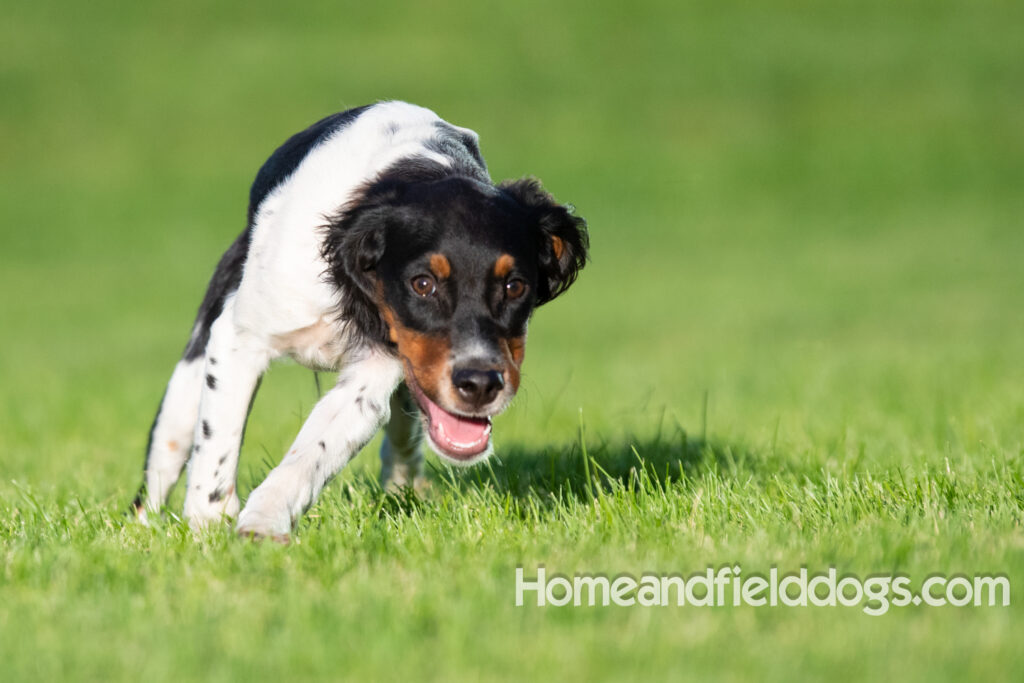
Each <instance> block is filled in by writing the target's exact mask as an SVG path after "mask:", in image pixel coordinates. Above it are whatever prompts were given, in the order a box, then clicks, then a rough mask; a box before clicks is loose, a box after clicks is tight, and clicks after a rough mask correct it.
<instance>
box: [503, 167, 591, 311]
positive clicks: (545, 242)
mask: <svg viewBox="0 0 1024 683" xmlns="http://www.w3.org/2000/svg"><path fill="white" fill-rule="evenodd" d="M498 187H499V188H500V189H502V190H504V191H505V192H507V193H508V194H509V195H511V196H512V198H513V199H515V200H516V201H517V202H518V203H519V204H520V206H522V207H523V208H524V209H525V210H526V212H527V214H528V215H529V216H530V218H531V220H533V221H534V222H535V223H536V225H537V228H538V241H537V263H538V270H539V275H540V277H539V280H538V283H537V284H538V291H537V305H538V306H539V305H541V304H545V303H547V302H549V301H551V300H552V299H554V298H555V297H556V296H558V295H559V294H561V293H562V292H564V291H565V290H566V289H568V288H569V285H571V284H572V283H573V282H575V280H576V275H577V274H578V273H579V271H580V269H581V268H583V266H584V264H585V263H586V262H587V249H588V248H589V246H590V239H589V237H588V236H587V223H586V221H585V220H583V218H581V217H580V216H575V215H573V213H572V208H571V207H569V206H564V205H562V204H559V203H558V202H556V201H555V198H554V197H552V196H551V195H550V194H548V193H547V191H546V190H545V189H544V188H543V187H541V184H540V181H538V180H536V179H535V178H522V179H520V180H507V181H505V182H503V183H501V185H499V186H498Z"/></svg>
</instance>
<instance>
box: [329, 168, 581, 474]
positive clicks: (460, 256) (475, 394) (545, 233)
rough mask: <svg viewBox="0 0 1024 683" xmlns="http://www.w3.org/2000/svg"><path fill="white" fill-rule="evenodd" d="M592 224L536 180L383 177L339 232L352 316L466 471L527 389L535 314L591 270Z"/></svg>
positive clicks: (441, 447) (443, 451) (431, 432)
mask: <svg viewBox="0 0 1024 683" xmlns="http://www.w3.org/2000/svg"><path fill="white" fill-rule="evenodd" d="M586 252H587V232H586V227H585V223H584V221H583V219H582V218H579V217H578V216H574V215H573V213H572V212H571V210H570V209H568V208H567V207H565V206H562V205H560V204H558V203H557V202H556V201H555V200H554V199H553V198H552V197H551V195H549V194H548V193H547V192H545V191H544V190H543V189H542V188H541V186H540V184H539V183H538V182H537V181H535V180H532V179H524V180H517V181H512V182H506V183H502V184H501V185H498V186H494V185H491V184H489V183H484V182H481V181H478V180H474V179H470V178H465V177H447V178H442V179H438V180H428V181H403V180H396V179H382V180H380V181H378V182H376V183H373V184H371V185H369V186H367V188H365V191H364V192H362V193H361V194H360V196H359V197H358V199H356V200H355V201H353V202H351V203H350V204H349V205H348V206H347V207H346V208H345V209H344V210H343V211H342V212H341V214H339V216H338V217H337V218H336V219H335V220H334V221H332V223H331V225H330V226H329V235H328V240H327V244H326V246H325V257H326V258H327V261H328V263H329V264H330V273H331V276H332V277H333V279H334V282H335V283H336V284H337V285H338V287H339V291H340V293H341V297H342V302H341V308H342V311H341V312H342V316H343V317H344V318H345V319H346V320H347V321H350V323H351V324H352V325H354V326H355V327H356V328H357V330H358V333H359V335H360V336H361V337H363V338H364V339H366V340H368V341H370V342H372V343H380V344H384V345H386V346H388V347H390V348H391V349H392V350H393V351H394V352H395V353H396V354H397V355H398V357H399V358H400V359H401V361H402V363H403V366H404V368H405V381H406V384H407V385H408V386H409V389H410V392H411V393H412V395H413V396H414V397H415V399H416V402H417V403H418V405H419V407H420V409H421V410H422V412H423V416H424V420H425V423H426V433H427V435H428V438H429V440H430V444H431V447H432V448H433V449H434V450H435V451H437V452H438V453H439V454H440V455H442V456H445V457H446V458H447V459H449V460H451V461H454V462H457V463H459V464H470V463H472V462H476V461H477V460H480V459H482V458H483V457H486V455H487V454H488V453H489V452H490V450H489V447H490V417H491V416H492V415H495V414H497V413H500V412H501V411H502V410H504V409H505V407H506V406H508V404H509V402H510V401H511V400H512V397H513V396H514V395H515V393H516V390H517V389H518V388H519V372H520V367H521V366H522V363H523V356H524V353H525V349H526V326H527V322H528V321H529V318H530V315H531V313H532V312H533V309H534V308H536V307H537V306H539V305H541V304H543V303H546V302H548V301H550V300H552V299H554V298H555V297H556V296H558V295H559V294H561V293H562V292H563V291H565V289H566V288H568V287H569V285H571V284H572V282H573V281H574V280H575V279H576V275H577V272H578V271H579V270H580V268H582V267H583V264H584V262H585V259H586Z"/></svg>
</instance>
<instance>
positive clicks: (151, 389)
mask: <svg viewBox="0 0 1024 683" xmlns="http://www.w3.org/2000/svg"><path fill="white" fill-rule="evenodd" d="M1022 26H1024V10H1022V7H1021V6H1020V4H1019V3H1012V2H987V1H986V2H941V1H936V2H910V1H908V2H898V3H897V2H877V3H875V2H833V3H809V2H788V1H785V0H775V1H773V2H764V3H757V4H756V6H739V5H733V4H732V3H706V4H703V3H680V2H653V1H651V2H647V1H645V2H640V3H612V2H607V3H602V2H586V3H585V2H569V3H539V2H537V3H506V4H492V3H470V2H456V1H454V0H453V1H452V2H450V3H447V4H443V5H434V4H430V5H424V6H420V7H402V8H398V7H394V6H388V3H383V4H379V3H378V4H375V3H358V4H354V5H353V6H352V7H348V8H342V7H340V6H339V5H338V3H331V2H314V3H303V4H302V5H301V6H295V5H289V4H286V3H279V2H263V1H261V0H256V1H251V2H247V3H222V4H220V5H218V6H217V7H209V6H207V3H193V2H187V1H186V2H176V3H141V4H137V5H132V4H125V3H114V2H106V1H100V2H92V3H85V4H83V3H60V2H55V1H52V0H51V1H44V2H27V1H23V0H15V2H14V5H13V6H12V7H11V8H9V9H8V10H7V11H6V12H5V18H4V21H3V22H2V23H0V57H2V59H0V149H2V150H3V152H2V154H0V291H2V292H3V296H2V297H0V340H2V341H3V353H2V354H0V558H2V559H0V679H3V680H5V681H7V680H10V681H15V680H51V679H55V678H64V679H78V680H132V681H138V680H191V679H204V680H241V679H244V680H273V679H277V680H282V679H285V680H292V679H294V680H334V679H338V678H361V679H368V680H376V679H396V680H420V679H434V680H453V679H463V678H468V679H485V680H492V679H495V680H496V679H508V678H559V679H579V680H593V679H606V680H610V679H615V680H622V679H641V680H642V679H643V678H656V679H666V678H672V679H677V678H692V679H695V680H706V679H708V678H712V677H714V678H723V679H727V680H750V679H752V678H758V679H768V680H786V681H789V680H793V679H794V678H825V677H828V678H831V679H899V680H939V679H961V680H962V679H971V680H999V679H1002V680H1015V679H1019V677H1020V672H1021V671H1022V670H1024V655H1022V654H1021V650H1020V647H1019V644H1020V641H1021V638H1022V636H1024V629H1022V628H1021V625H1020V624H1021V623H1022V618H1024V612H1022V607H1021V605H1022V604H1024V602H1022V601H1021V600H1020V598H1019V595H1018V594H1017V592H1019V591H1020V590H1021V589H1022V587H1024V529H1022V523H1024V362H1022V359H1024V313H1022V311H1024V219H1022V216H1024V192H1022V191H1021V188H1024V126H1022V125H1021V121H1022V119H1021V112H1022V111H1024V31H1022V29H1021V27H1022ZM382 98H401V99H407V100H410V101H414V102H417V103H421V104H424V105H426V106H429V107H431V108H433V109H435V110H436V111H438V113H440V114H441V115H442V116H444V117H445V118H447V119H449V120H451V121H453V122H456V123H459V124H462V125H467V126H470V127H473V128H475V129H476V130H477V131H478V132H480V134H481V136H482V143H483V149H484V153H485V155H486V156H487V159H488V162H489V164H490V167H491V171H492V174H493V175H494V176H495V177H496V178H505V177H513V176H519V175H523V174H527V173H529V174H535V175H537V176H539V177H540V178H542V179H543V180H544V182H545V184H546V186H547V187H548V188H549V189H551V190H552V191H553V192H554V193H555V194H556V196H558V197H559V198H561V199H564V200H568V201H572V202H573V203H574V204H575V205H576V206H577V207H578V208H579V212H580V213H581V214H582V215H584V216H586V217H587V218H588V220H589V222H590V226H591V241H592V245H593V261H592V263H591V264H590V265H589V266H588V267H587V268H586V269H585V270H584V272H583V274H582V276H581V278H580V280H579V282H578V283H577V284H576V285H575V286H574V288H573V289H572V290H571V291H570V292H569V293H568V294H566V295H565V297H564V298H562V299H559V300H558V301H556V302H554V303H552V304H551V305H549V306H547V307H545V308H542V309H541V310H540V311H538V313H537V315H536V318H535V320H534V323H533V325H532V327H531V334H530V344H529V347H528V350H527V360H526V366H525V373H524V380H523V388H522V390H521V394H520V397H519V398H518V399H517V402H516V405H515V406H514V407H513V408H512V409H511V410H510V411H509V412H508V413H507V414H506V415H504V416H503V417H501V418H499V420H498V421H497V425H496V442H497V457H496V458H494V459H493V460H492V461H491V462H490V465H489V466H488V467H480V468H476V469H474V470H469V471H464V472H461V471H460V472H450V471H447V470H445V469H443V468H442V467H441V466H440V465H438V464H437V461H436V459H431V463H432V468H433V469H432V475H431V478H432V490H431V492H430V494H429V495H428V496H427V497H426V498H425V499H423V500H412V499H402V498H394V497H386V496H384V495H383V494H382V493H381V492H380V491H379V490H378V489H377V487H376V486H375V484H374V481H375V478H376V472H377V465H376V463H375V458H376V456H375V454H374V450H375V444H371V446H370V447H369V448H368V449H367V451H366V452H365V453H364V454H363V455H362V456H360V458H359V459H358V460H357V461H356V463H354V464H353V466H352V467H351V468H350V469H349V470H347V471H346V472H344V473H343V474H342V475H341V476H340V477H339V478H338V479H337V481H336V482H335V483H334V484H332V485H331V486H330V487H328V489H327V490H326V491H325V493H324V495H323V496H322V498H321V500H320V502H319V503H318V504H317V505H316V506H315V507H314V508H313V509H312V510H311V511H310V513H309V515H308V516H307V517H306V518H305V519H304V520H303V522H302V524H301V526H300V528H299V530H298V532H297V534H296V536H295V541H294V543H292V544H291V545H290V546H286V547H284V546H278V545H275V544H269V543H264V544H253V543H249V542H244V541H241V540H239V539H236V538H235V537H234V536H233V535H232V534H231V533H230V531H229V530H228V529H227V528H223V529H215V530H212V531H211V532H209V533H206V534H203V535H201V536H200V537H194V536H193V535H192V534H191V533H190V532H188V531H187V528H186V527H185V525H183V524H182V523H181V522H180V521H179V520H178V519H177V518H176V517H175V516H173V514H172V515H168V516H167V517H166V518H165V519H164V520H162V521H161V522H159V523H158V524H157V525H156V526H154V527H153V528H142V527H139V526H137V525H135V524H133V523H131V522H129V521H127V520H126V519H125V518H124V517H123V516H122V514H121V513H122V510H123V509H124V508H125V506H126V505H127V503H128V501H129V500H130V499H131V496H132V494H133V493H134V489H135V487H136V486H137V484H138V482H139V477H140V469H141V464H142V450H143V447H144V444H145V437H146V431H147V429H148V427H149V423H150V420H151V418H152V413H153V411H154V410H155V408H156V405H157V403H158V401H159V399H160V395H161V392H162V390H163V384H164V383H165V382H166V380H167V377H168V375H169V372H170V370H171V368H172V366H173V363H174V362H175V360H176V358H177V356H178V354H179V353H180V351H181V348H182V347H183V345H184V343H185V338H186V333H187V329H188V326H189V324H190V322H191V317H192V315H193V313H194V310H195V307H196V306H197V304H198V302H199V300H200V298H201V296H202V289H203V285H204V283H205V280H206V278H207V277H208V276H209V272H210V271H211V269H212V267H213V265H214V264H215V263H216V261H217V258H218V257H219V254H220V252H221V251H222V250H223V249H224V248H225V247H226V246H227V245H228V244H230V242H231V240H232V239H233V238H234V236H235V235H236V234H237V233H238V232H239V231H240V230H241V228H242V222H243V219H244V209H245V199H246V196H247V189H248V183H249V182H250V181H251V178H252V176H253V174H254V173H255V171H256V169H257V168H258V166H259V164H260V163H261V162H262V161H263V159H264V158H265V157H266V156H267V154H268V153H269V152H270V151H271V149H272V148H273V147H274V146H275V145H276V144H278V143H279V142H280V141H282V140H283V139H284V138H285V137H286V136H287V135H289V134H291V133H292V132H294V131H295V130H297V129H298V128H299V127H301V126H303V125H305V124H307V123H309V122H311V121H313V120H315V119H317V118H318V117H320V116H322V115H324V114H326V113H328V112H331V111H335V110H338V109H341V108H343V107H346V106H352V105H357V104H362V103H365V102H370V101H374V100H377V99H382ZM315 400H316V393H315V389H314V385H313V380H312V378H311V375H310V374H309V373H308V372H306V371H304V370H302V369H300V368H298V367H295V366H287V365H284V366H280V367H276V368H275V369H273V370H272V371H271V373H270V374H269V375H268V377H267V379H266V381H265V382H264V386H263V389H262V390H261V393H260V395H259V397H258V400H257V402H256V405H255V409H254V412H253V416H252V420H251V422H250V426H249V430H248V433H247V441H246V445H245V448H244V450H243V455H242V466H241V481H240V486H241V489H242V493H243V494H247V493H248V491H249V490H251V488H252V486H253V485H254V484H255V483H257V482H258V481H259V480H260V478H261V477H262V476H263V475H264V474H265V472H266V471H267V470H268V469H269V467H271V466H272V465H273V464H274V463H275V462H276V461H277V459H278V458H279V457H280V454H281V453H283V452H284V450H285V449H286V447H287V445H288V444H289V443H290V441H291V439H292V437H293V436H294V434H295V433H296V431H297V430H298V427H299V425H300V424H301V422H302V420H303V416H304V415H305V414H306V413H307V412H308V411H309V409H310V407H311V405H312V404H313V402H314V401H315ZM581 426H582V437H581ZM584 452H585V453H586V456H587V457H584ZM180 503H181V501H180V493H179V494H177V495H176V497H175V498H174V499H173V504H174V505H173V506H172V510H175V511H176V510H180ZM732 563H736V564H739V565H741V566H742V567H743V570H744V573H745V574H750V573H753V572H762V573H764V572H767V571H768V569H769V568H770V567H771V566H773V565H774V566H778V567H779V568H780V570H782V571H790V570H795V569H798V568H799V567H800V566H807V567H808V569H810V570H811V571H812V572H813V571H821V570H824V569H827V568H828V567H829V566H835V567H836V568H837V570H838V571H839V572H840V573H846V572H850V573H855V574H858V575H860V576H867V575H869V574H875V573H890V572H905V573H907V574H909V575H910V576H911V577H912V578H913V579H914V580H915V582H920V581H921V580H923V579H924V578H925V577H926V576H927V575H928V574H930V573H936V572H937V573H943V574H947V575H951V574H954V573H964V574H968V575H973V574H980V573H1002V574H1005V575H1007V576H1008V577H1009V578H1010V581H1011V586H1012V588H1013V589H1014V590H1015V591H1017V592H1011V595H1012V601H1013V604H1012V605H1011V606H1010V607H1009V608H1001V607H1000V608H989V607H965V608H953V607H943V608H929V607H924V606H921V607H907V608H899V609H892V610H890V611H889V612H888V613H887V614H885V615H884V616H880V617H870V616H867V615H865V614H864V613H863V612H862V611H861V610H860V609H857V608H841V607H837V608H784V607H776V608H768V607H764V608H753V607H740V608H714V609H712V608H697V607H682V608H675V607H666V608H640V607H634V608H619V607H608V608H571V607H565V608H556V607H545V608H537V607H518V608H517V607H515V606H514V604H513V602H514V587H515V584H514V576H515V568H516V567H517V566H522V567H525V568H526V570H527V574H528V575H532V574H533V573H534V571H535V568H536V567H537V566H538V565H541V564H543V565H544V566H545V567H546V568H547V571H548V572H550V573H554V572H561V573H565V574H573V573H576V572H587V573H598V572H601V573H606V574H609V575H615V574H619V573H623V572H629V573H632V574H634V575H639V574H641V573H643V572H646V571H651V572H681V573H684V574H690V573H692V572H698V571H703V570H704V568H705V567H707V566H708V565H713V566H715V567H718V566H721V565H724V564H732Z"/></svg>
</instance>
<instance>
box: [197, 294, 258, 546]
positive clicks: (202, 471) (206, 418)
mask: <svg viewBox="0 0 1024 683" xmlns="http://www.w3.org/2000/svg"><path fill="white" fill-rule="evenodd" d="M274 355H275V354H274V351H273V350H272V348H271V347H270V346H269V345H268V344H266V343H265V341H264V340H263V339H261V338H260V337H258V336H257V335H253V334H251V333H249V332H248V331H246V330H244V329H241V328H239V327H238V326H237V325H236V323H235V319H234V298H233V297H229V298H228V300H227V301H226V302H225V304H224V312H223V313H222V314H221V315H220V317H218V318H217V320H216V321H215V322H214V323H213V326H212V327H211V329H210V340H209V342H208V344H207V346H206V367H205V369H204V373H203V378H202V382H201V390H200V399H199V414H198V416H197V419H196V422H195V425H194V427H195V435H194V437H193V439H192V441H193V446H192V459H191V460H190V461H189V466H188V487H187V488H186V490H185V517H186V518H187V519H188V521H189V523H190V524H191V525H192V527H193V528H199V527H202V526H205V525H206V523H208V522H211V521H215V520H218V519H220V518H221V517H224V516H227V517H236V516H237V515H238V510H239V502H238V493H237V492H236V490H235V488H236V477H237V473H238V452H239V449H240V448H241V445H242V436H243V434H244V432H245V423H246V420H247V418H248V416H249V408H250V406H251V403H252V398H253V395H254V394H255V392H256V387H257V386H258V385H259V380H260V376H261V375H262V374H263V371H264V370H266V368H267V365H268V364H269V363H270V360H271V359H272V358H273V357H274Z"/></svg>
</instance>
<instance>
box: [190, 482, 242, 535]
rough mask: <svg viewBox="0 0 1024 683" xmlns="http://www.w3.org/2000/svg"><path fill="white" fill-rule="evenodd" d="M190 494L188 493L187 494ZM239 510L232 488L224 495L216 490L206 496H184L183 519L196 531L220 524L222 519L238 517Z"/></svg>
mask: <svg viewBox="0 0 1024 683" xmlns="http://www.w3.org/2000/svg"><path fill="white" fill-rule="evenodd" d="M192 493H193V492H192V491H189V494H192ZM239 508H241V503H240V502H239V500H238V496H237V495H235V488H234V486H232V487H231V488H230V489H229V490H228V491H227V492H226V493H221V492H220V491H219V490H216V491H214V492H213V493H210V494H208V495H202V494H201V493H200V492H196V493H195V494H194V495H186V496H185V519H187V520H188V524H189V526H190V527H192V528H193V529H194V530H196V531H198V530H200V529H204V528H206V527H208V526H210V525H212V524H216V523H220V522H222V521H223V520H224V519H235V518H236V517H238V510H239Z"/></svg>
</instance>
